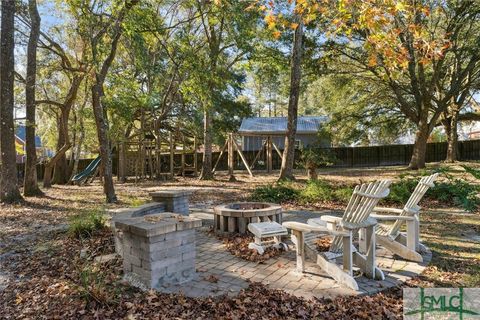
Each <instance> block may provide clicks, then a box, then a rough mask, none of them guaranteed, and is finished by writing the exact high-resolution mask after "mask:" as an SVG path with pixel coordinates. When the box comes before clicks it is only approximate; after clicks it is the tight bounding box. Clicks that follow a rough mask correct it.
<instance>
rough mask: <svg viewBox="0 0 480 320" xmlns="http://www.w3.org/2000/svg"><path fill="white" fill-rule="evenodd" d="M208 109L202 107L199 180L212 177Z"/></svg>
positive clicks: (210, 124)
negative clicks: (201, 152)
mask: <svg viewBox="0 0 480 320" xmlns="http://www.w3.org/2000/svg"><path fill="white" fill-rule="evenodd" d="M210 112H211V111H210V109H209V108H208V107H204V110H203V137H204V138H203V140H204V143H203V161H202V172H201V173H200V177H199V179H200V180H211V179H213V173H212V132H211V127H212V116H211V114H210Z"/></svg>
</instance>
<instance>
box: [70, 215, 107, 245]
mask: <svg viewBox="0 0 480 320" xmlns="http://www.w3.org/2000/svg"><path fill="white" fill-rule="evenodd" d="M105 221H106V216H105V214H104V210H103V209H102V210H90V211H86V212H82V213H80V214H78V215H75V216H73V217H72V218H70V223H69V226H68V233H69V234H70V235H71V236H72V237H75V238H85V237H91V236H92V234H93V233H94V232H95V231H97V230H101V229H104V228H105V227H106V226H105Z"/></svg>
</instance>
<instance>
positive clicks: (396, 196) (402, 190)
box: [386, 177, 419, 204]
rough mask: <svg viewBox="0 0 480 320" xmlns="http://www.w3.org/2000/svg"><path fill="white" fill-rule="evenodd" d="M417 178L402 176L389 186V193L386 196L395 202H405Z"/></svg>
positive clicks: (415, 184)
mask: <svg viewBox="0 0 480 320" xmlns="http://www.w3.org/2000/svg"><path fill="white" fill-rule="evenodd" d="M418 181H419V179H416V178H404V177H402V178H401V179H400V181H399V182H397V183H394V184H392V185H391V186H390V194H389V195H388V197H387V198H386V199H387V200H390V201H392V202H395V203H399V204H405V203H406V202H407V200H408V198H410V195H411V194H412V192H413V190H415V187H416V186H417V183H418Z"/></svg>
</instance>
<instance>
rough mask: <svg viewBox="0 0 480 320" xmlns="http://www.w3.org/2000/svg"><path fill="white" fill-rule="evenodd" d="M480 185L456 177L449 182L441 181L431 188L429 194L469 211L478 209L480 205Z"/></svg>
mask: <svg viewBox="0 0 480 320" xmlns="http://www.w3.org/2000/svg"><path fill="white" fill-rule="evenodd" d="M478 191H479V187H478V186H475V185H472V184H470V183H468V182H466V181H463V180H459V179H454V180H450V181H448V182H440V183H437V184H436V185H435V187H434V188H432V189H430V190H429V191H428V193H427V195H428V196H430V197H432V198H434V199H437V200H439V201H441V202H443V203H445V204H453V205H456V206H459V207H462V208H463V209H465V210H467V211H476V210H477V209H478V207H479V205H480V199H479V198H478V196H477V194H478Z"/></svg>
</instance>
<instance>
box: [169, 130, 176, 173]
mask: <svg viewBox="0 0 480 320" xmlns="http://www.w3.org/2000/svg"><path fill="white" fill-rule="evenodd" d="M168 138H169V142H170V179H172V180H173V165H174V163H173V160H174V159H173V158H174V155H175V154H174V150H173V133H171V132H170V133H169V135H168Z"/></svg>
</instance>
